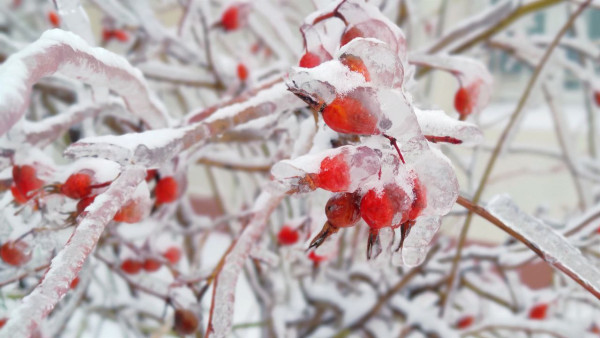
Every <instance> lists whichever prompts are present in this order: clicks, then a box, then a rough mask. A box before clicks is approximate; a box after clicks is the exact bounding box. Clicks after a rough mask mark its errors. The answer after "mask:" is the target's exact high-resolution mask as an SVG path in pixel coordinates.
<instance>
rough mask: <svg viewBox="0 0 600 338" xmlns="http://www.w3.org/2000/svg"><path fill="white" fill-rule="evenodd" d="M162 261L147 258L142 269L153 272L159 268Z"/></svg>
mask: <svg viewBox="0 0 600 338" xmlns="http://www.w3.org/2000/svg"><path fill="white" fill-rule="evenodd" d="M161 266H162V263H161V262H159V261H158V260H156V259H154V258H148V259H146V260H145V261H144V270H146V271H148V272H154V271H157V270H158V269H160V267H161Z"/></svg>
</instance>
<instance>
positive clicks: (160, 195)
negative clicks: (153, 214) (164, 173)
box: [155, 176, 178, 204]
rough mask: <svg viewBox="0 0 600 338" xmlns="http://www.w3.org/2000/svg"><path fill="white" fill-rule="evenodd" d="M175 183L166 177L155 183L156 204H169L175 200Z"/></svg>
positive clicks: (172, 179) (173, 179)
mask: <svg viewBox="0 0 600 338" xmlns="http://www.w3.org/2000/svg"><path fill="white" fill-rule="evenodd" d="M177 192H178V191H177V181H176V180H175V178H173V177H171V176H168V177H164V178H161V179H160V181H158V183H156V189H155V194H156V204H163V203H171V202H173V201H175V200H176V199H177Z"/></svg>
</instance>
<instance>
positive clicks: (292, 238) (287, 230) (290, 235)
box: [277, 225, 300, 245]
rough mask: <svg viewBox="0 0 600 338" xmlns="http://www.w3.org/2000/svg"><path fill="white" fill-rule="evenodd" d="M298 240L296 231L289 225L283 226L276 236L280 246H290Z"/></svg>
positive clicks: (298, 235) (298, 236)
mask: <svg viewBox="0 0 600 338" xmlns="http://www.w3.org/2000/svg"><path fill="white" fill-rule="evenodd" d="M299 238H300V234H299V233H298V230H296V229H294V228H292V227H291V226H289V225H284V226H283V227H282V228H281V230H279V233H278V234H277V241H278V242H279V244H280V245H292V244H294V243H296V242H298V239H299Z"/></svg>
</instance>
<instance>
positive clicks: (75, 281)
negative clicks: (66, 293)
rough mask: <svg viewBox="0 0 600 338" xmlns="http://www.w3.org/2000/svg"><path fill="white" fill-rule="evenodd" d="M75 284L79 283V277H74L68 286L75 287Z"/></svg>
mask: <svg viewBox="0 0 600 338" xmlns="http://www.w3.org/2000/svg"><path fill="white" fill-rule="evenodd" d="M77 285H79V277H75V278H74V279H73V280H72V281H71V284H69V287H70V288H71V290H72V289H75V288H76V287H77Z"/></svg>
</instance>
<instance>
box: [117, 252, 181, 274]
mask: <svg viewBox="0 0 600 338" xmlns="http://www.w3.org/2000/svg"><path fill="white" fill-rule="evenodd" d="M162 256H163V257H164V258H165V259H166V260H167V261H168V262H169V263H171V264H173V265H175V264H177V263H178V262H179V260H180V259H181V251H180V250H179V248H177V247H175V246H172V247H169V248H168V249H167V250H166V251H165V252H164V253H163V254H162ZM161 266H162V263H161V261H160V260H158V259H156V258H152V257H149V258H146V259H144V260H139V259H135V258H127V259H125V260H123V262H121V270H122V271H123V272H124V273H126V274H129V275H135V274H138V273H139V272H140V271H142V270H145V271H146V272H154V271H158V269H160V267H161Z"/></svg>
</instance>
